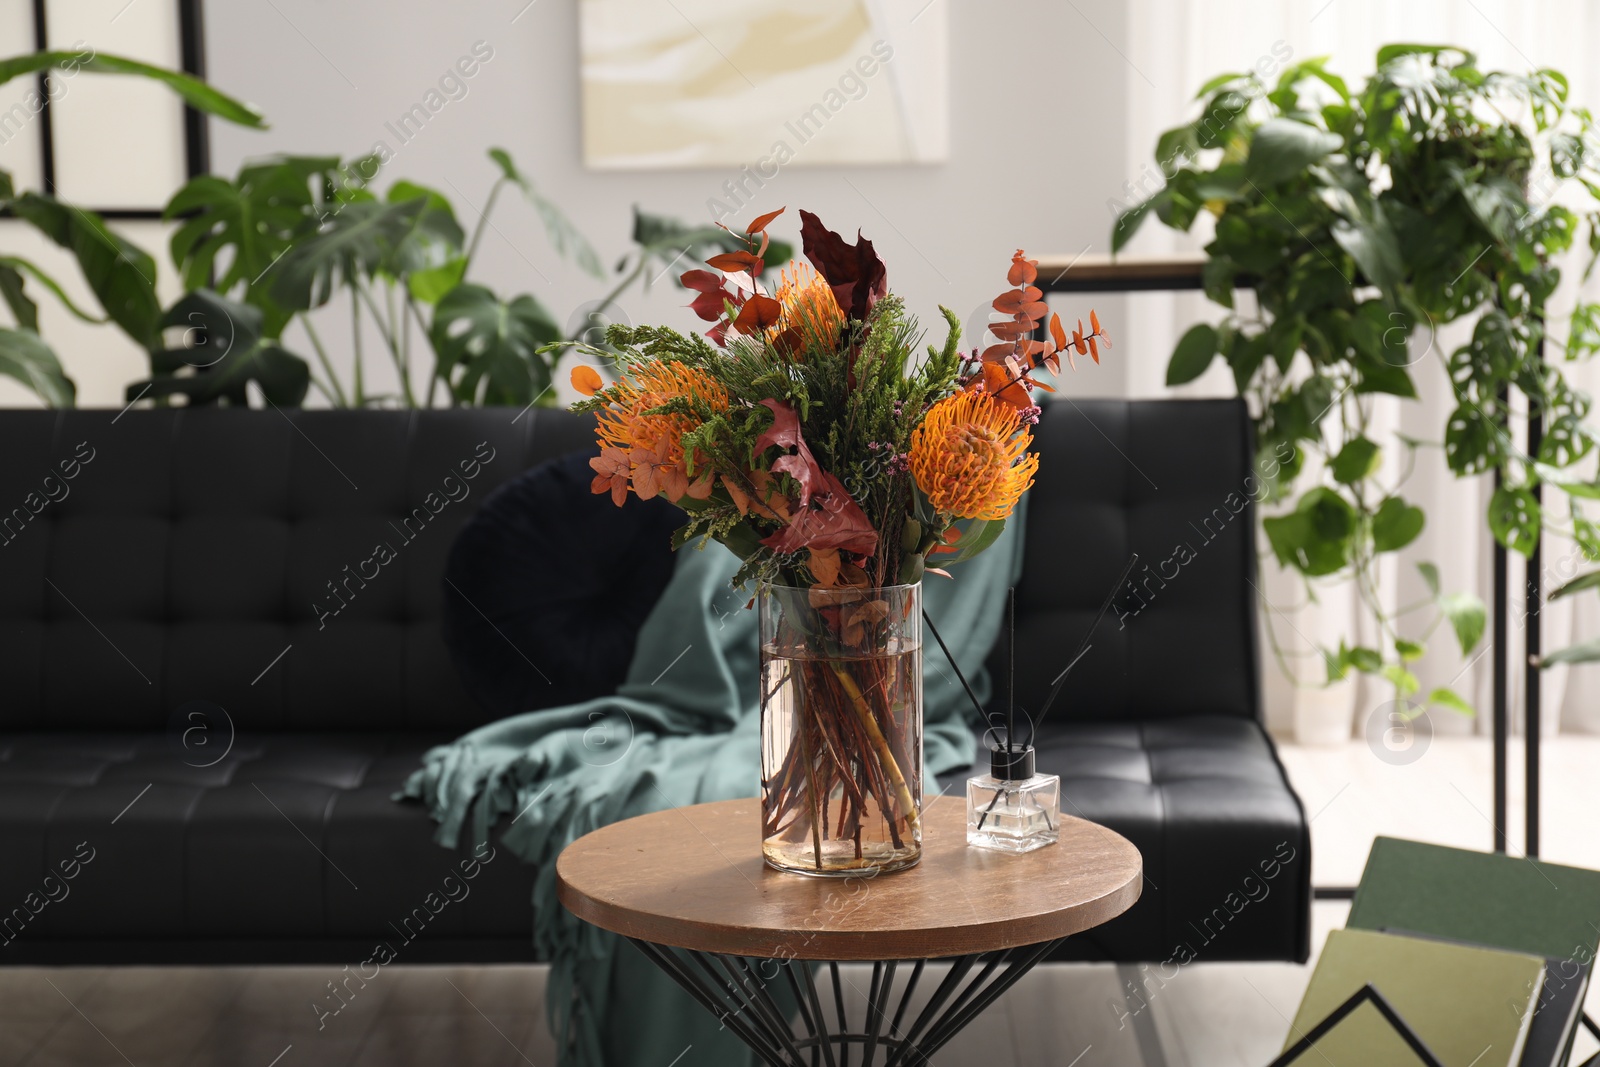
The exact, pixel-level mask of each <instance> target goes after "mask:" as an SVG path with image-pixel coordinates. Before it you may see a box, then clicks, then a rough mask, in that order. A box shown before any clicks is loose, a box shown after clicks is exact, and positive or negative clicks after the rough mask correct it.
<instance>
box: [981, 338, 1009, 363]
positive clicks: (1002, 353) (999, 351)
mask: <svg viewBox="0 0 1600 1067" xmlns="http://www.w3.org/2000/svg"><path fill="white" fill-rule="evenodd" d="M1016 351H1017V346H1016V345H1015V344H1014V343H1012V342H1010V341H1008V342H1006V343H1005V344H1003V345H990V346H989V347H988V348H985V349H984V350H983V357H982V358H983V361H984V362H985V363H1003V362H1005V361H1006V360H1007V359H1008V358H1010V357H1011V356H1012V355H1013V354H1014V353H1015V352H1016Z"/></svg>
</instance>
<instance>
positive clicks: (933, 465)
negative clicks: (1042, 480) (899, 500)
mask: <svg viewBox="0 0 1600 1067" xmlns="http://www.w3.org/2000/svg"><path fill="white" fill-rule="evenodd" d="M1032 444H1033V435H1032V434H1031V433H1029V432H1028V431H1027V430H1025V429H1023V421H1022V415H1021V414H1020V413H1019V412H1018V411H1017V410H1016V409H1015V408H1014V407H1011V406H1010V405H1008V404H1006V403H1004V402H1003V401H1000V400H997V399H996V398H994V397H992V396H990V395H989V394H988V393H985V392H977V391H969V392H962V393H957V394H956V395H954V396H949V397H946V398H945V399H943V400H941V401H939V402H938V403H936V404H934V405H933V407H932V408H931V409H930V410H929V411H928V414H927V417H926V418H924V419H923V420H922V422H921V424H920V425H918V426H917V428H916V429H915V430H913V431H912V433H911V453H910V457H911V473H912V476H913V477H915V478H916V480H917V487H918V488H919V489H921V490H922V491H923V492H924V493H926V494H927V496H928V500H929V501H930V502H931V503H932V504H933V506H934V507H935V508H937V509H938V510H939V511H942V512H947V513H949V514H952V515H955V516H957V517H958V518H963V519H1003V518H1006V517H1007V516H1008V515H1010V514H1011V511H1012V509H1013V508H1015V507H1016V506H1017V499H1018V498H1019V497H1021V496H1022V494H1023V493H1025V492H1027V490H1028V487H1029V486H1031V485H1032V484H1033V476H1034V473H1035V472H1036V471H1037V470H1038V469H1039V457H1038V456H1037V455H1036V454H1034V453H1032V452H1030V451H1028V448H1029V446H1031V445H1032Z"/></svg>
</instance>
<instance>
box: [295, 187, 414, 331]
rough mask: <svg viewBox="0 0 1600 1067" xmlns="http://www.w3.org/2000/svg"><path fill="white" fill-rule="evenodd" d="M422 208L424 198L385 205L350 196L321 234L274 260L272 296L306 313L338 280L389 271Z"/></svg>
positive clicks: (367, 196) (364, 196)
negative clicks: (276, 263)
mask: <svg viewBox="0 0 1600 1067" xmlns="http://www.w3.org/2000/svg"><path fill="white" fill-rule="evenodd" d="M427 210H428V201H427V199H426V198H420V197H419V198H417V199H412V200H406V201H404V202H402V203H398V204H385V203H381V202H379V201H378V200H377V199H375V198H373V197H372V196H371V194H362V195H361V196H360V197H359V198H357V197H354V196H352V197H351V198H350V199H348V200H347V201H346V202H345V203H343V204H342V205H341V206H340V208H339V210H338V211H336V212H335V213H334V214H332V215H331V216H329V218H328V219H327V221H326V223H324V225H323V229H322V232H321V233H318V234H317V235H316V236H315V237H308V238H305V239H304V240H301V241H299V242H297V243H296V244H295V246H294V247H293V248H291V249H290V250H289V251H288V252H287V253H285V254H284V257H283V258H282V259H281V260H279V261H278V265H277V267H276V268H274V270H273V273H274V274H275V275H277V277H276V278H275V279H274V280H273V282H272V298H273V299H274V300H276V301H277V302H278V303H279V304H281V305H283V306H284V307H285V308H287V309H290V310H292V311H305V310H309V309H310V308H313V307H318V306H320V305H322V304H325V303H327V302H328V299H329V297H331V296H332V295H333V290H334V287H335V286H336V285H337V284H339V283H340V282H353V281H357V280H359V279H361V278H370V277H371V276H372V275H374V274H376V273H378V272H379V271H385V270H388V269H390V268H392V267H393V266H395V265H396V263H397V261H398V258H399V257H400V255H401V252H400V249H401V246H402V245H403V244H404V242H405V241H406V240H407V239H408V238H409V237H411V236H412V235H413V234H414V233H415V231H416V229H417V226H418V220H419V219H420V218H421V217H422V215H423V213H424V212H426V211H427Z"/></svg>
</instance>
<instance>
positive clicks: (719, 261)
mask: <svg viewBox="0 0 1600 1067" xmlns="http://www.w3.org/2000/svg"><path fill="white" fill-rule="evenodd" d="M706 265H707V266H710V267H715V268H717V269H718V270H720V271H722V272H723V273H725V274H738V273H739V272H740V271H749V272H750V273H751V274H760V273H761V261H760V260H759V259H757V258H756V257H755V256H754V255H752V254H750V253H749V252H720V253H718V254H717V255H714V256H712V257H711V258H710V259H708V260H706Z"/></svg>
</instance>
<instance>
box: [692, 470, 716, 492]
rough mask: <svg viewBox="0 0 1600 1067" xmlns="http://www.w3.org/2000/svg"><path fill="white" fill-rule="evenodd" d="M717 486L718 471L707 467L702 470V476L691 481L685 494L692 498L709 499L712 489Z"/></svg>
mask: <svg viewBox="0 0 1600 1067" xmlns="http://www.w3.org/2000/svg"><path fill="white" fill-rule="evenodd" d="M716 487H717V485H716V473H715V472H714V471H712V470H710V469H709V468H707V469H706V470H704V471H702V472H701V474H700V477H698V478H696V479H695V480H694V481H692V482H690V483H689V488H688V490H687V492H685V493H684V495H685V496H687V497H688V498H689V499H691V500H709V499H711V491H712V490H713V489H715V488H716Z"/></svg>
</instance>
